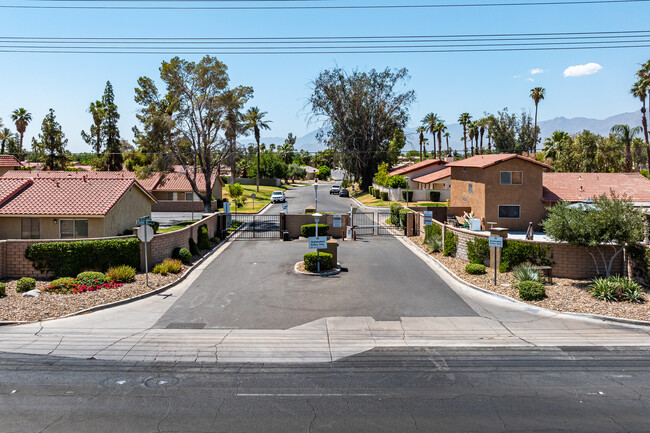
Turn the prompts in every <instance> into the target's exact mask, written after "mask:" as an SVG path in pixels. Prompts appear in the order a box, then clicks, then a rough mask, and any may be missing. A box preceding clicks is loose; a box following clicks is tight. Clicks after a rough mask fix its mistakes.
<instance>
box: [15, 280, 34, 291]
mask: <svg viewBox="0 0 650 433" xmlns="http://www.w3.org/2000/svg"><path fill="white" fill-rule="evenodd" d="M35 288H36V280H35V279H33V278H29V277H22V278H21V279H20V280H18V281H17V282H16V292H18V293H23V292H29V291H30V290H34V289H35Z"/></svg>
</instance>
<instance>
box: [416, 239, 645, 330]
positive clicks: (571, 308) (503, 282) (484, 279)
mask: <svg viewBox="0 0 650 433" xmlns="http://www.w3.org/2000/svg"><path fill="white" fill-rule="evenodd" d="M410 239H411V240H412V241H414V242H415V244H416V245H418V246H419V247H421V248H422V242H423V240H424V239H423V237H419V238H410ZM423 249H424V248H423ZM425 251H426V249H425ZM429 254H430V255H431V256H433V257H434V258H435V259H436V260H438V261H439V262H440V263H442V264H443V265H445V266H446V267H447V268H448V269H449V270H451V271H452V272H453V273H454V274H456V275H457V276H458V277H460V278H461V279H463V280H464V281H466V282H468V283H470V284H473V285H475V286H478V287H480V288H482V289H486V290H489V291H492V292H495V293H499V294H501V295H505V296H508V297H510V298H513V299H516V300H518V301H521V302H526V303H528V304H532V305H536V306H538V307H542V308H547V309H549V310H555V311H561V312H571V313H586V314H599V315H603V316H609V317H619V318H623V319H631V320H645V321H650V302H649V301H650V293H648V292H647V291H646V293H645V299H646V302H643V303H632V302H607V301H602V300H599V299H596V298H594V297H593V296H591V294H589V291H588V286H589V285H590V284H591V280H572V279H568V278H555V277H554V278H553V284H552V285H547V286H546V295H547V297H546V298H544V299H542V300H539V301H523V300H521V299H520V298H519V289H518V288H517V285H516V282H514V281H513V278H512V275H511V273H510V272H507V273H499V272H497V285H496V286H495V285H494V270H492V269H488V272H487V274H484V275H470V274H468V273H467V272H465V265H467V263H469V262H467V261H465V260H462V259H459V258H456V257H445V256H443V255H442V252H437V253H429Z"/></svg>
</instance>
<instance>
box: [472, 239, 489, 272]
mask: <svg viewBox="0 0 650 433" xmlns="http://www.w3.org/2000/svg"><path fill="white" fill-rule="evenodd" d="M467 258H468V259H469V261H470V262H471V263H478V264H481V265H482V264H484V263H485V261H486V260H487V259H489V258H490V245H489V241H488V240H487V239H485V238H478V237H477V238H474V240H473V241H468V242H467Z"/></svg>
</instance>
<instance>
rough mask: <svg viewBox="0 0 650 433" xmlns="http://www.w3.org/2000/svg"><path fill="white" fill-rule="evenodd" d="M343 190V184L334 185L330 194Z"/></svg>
mask: <svg viewBox="0 0 650 433" xmlns="http://www.w3.org/2000/svg"><path fill="white" fill-rule="evenodd" d="M339 191H341V185H332V187H331V188H330V194H338V193H339Z"/></svg>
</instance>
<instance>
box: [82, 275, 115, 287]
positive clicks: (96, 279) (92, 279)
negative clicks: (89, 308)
mask: <svg viewBox="0 0 650 433" xmlns="http://www.w3.org/2000/svg"><path fill="white" fill-rule="evenodd" d="M77 280H79V283H81V284H85V285H86V286H94V285H96V284H105V283H110V280H109V279H108V278H106V275H104V274H103V273H101V272H82V273H80V274H78V275H77Z"/></svg>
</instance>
